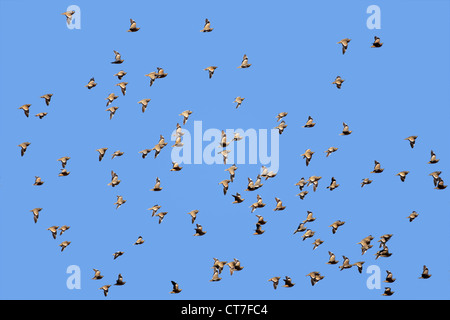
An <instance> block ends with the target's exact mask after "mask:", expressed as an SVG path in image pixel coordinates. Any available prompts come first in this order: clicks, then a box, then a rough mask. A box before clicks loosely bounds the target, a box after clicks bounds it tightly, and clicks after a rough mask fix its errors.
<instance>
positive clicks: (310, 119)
mask: <svg viewBox="0 0 450 320" xmlns="http://www.w3.org/2000/svg"><path fill="white" fill-rule="evenodd" d="M313 121H314V120H313V118H312V117H311V116H308V121H306V123H305V125H304V126H303V128H312V127H314V126H315V125H316V124H315V123H314V122H313Z"/></svg>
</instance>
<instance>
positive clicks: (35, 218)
mask: <svg viewBox="0 0 450 320" xmlns="http://www.w3.org/2000/svg"><path fill="white" fill-rule="evenodd" d="M41 211H42V208H34V209H32V210H30V212H33V219H34V223H37V222H38V219H39V212H41Z"/></svg>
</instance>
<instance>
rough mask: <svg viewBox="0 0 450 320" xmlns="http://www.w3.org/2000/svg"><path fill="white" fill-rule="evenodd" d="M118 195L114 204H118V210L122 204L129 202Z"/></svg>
mask: <svg viewBox="0 0 450 320" xmlns="http://www.w3.org/2000/svg"><path fill="white" fill-rule="evenodd" d="M116 197H117V201H116V202H114V204H115V205H117V206H116V210H117V209H119V207H120V206H121V205H123V204H124V203H125V202H127V200H125V199H124V198H123V197H122V196H116Z"/></svg>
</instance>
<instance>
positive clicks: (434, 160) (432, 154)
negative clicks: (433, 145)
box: [428, 150, 439, 164]
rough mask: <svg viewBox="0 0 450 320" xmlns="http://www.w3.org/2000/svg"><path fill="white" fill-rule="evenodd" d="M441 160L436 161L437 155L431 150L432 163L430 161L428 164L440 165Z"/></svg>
mask: <svg viewBox="0 0 450 320" xmlns="http://www.w3.org/2000/svg"><path fill="white" fill-rule="evenodd" d="M438 162H439V159H436V154H435V153H434V152H433V150H431V159H430V161H428V163H430V164H433V163H438Z"/></svg>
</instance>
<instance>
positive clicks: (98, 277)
mask: <svg viewBox="0 0 450 320" xmlns="http://www.w3.org/2000/svg"><path fill="white" fill-rule="evenodd" d="M93 270H94V272H95V274H94V277H93V278H92V280H100V279H102V278H103V276H102V274H101V271H100V270H97V269H93Z"/></svg>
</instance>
